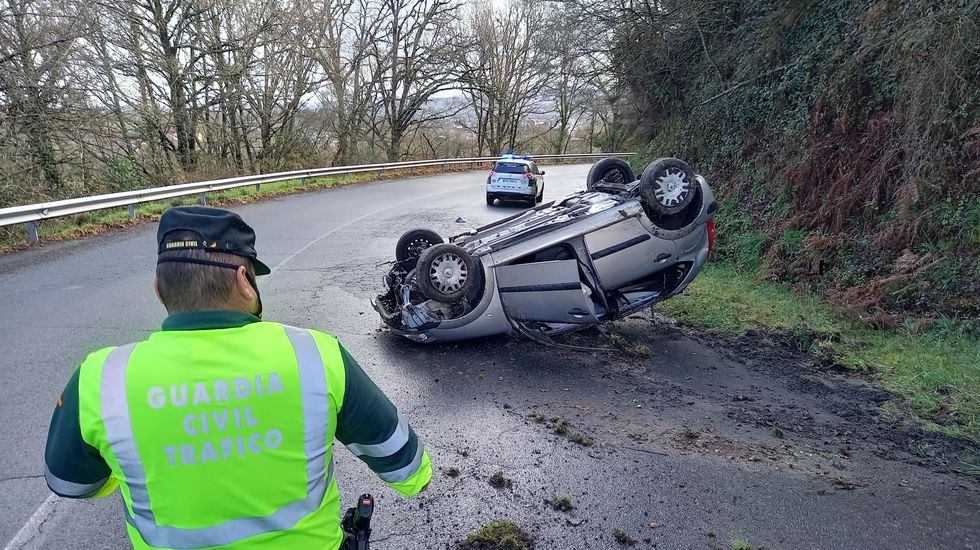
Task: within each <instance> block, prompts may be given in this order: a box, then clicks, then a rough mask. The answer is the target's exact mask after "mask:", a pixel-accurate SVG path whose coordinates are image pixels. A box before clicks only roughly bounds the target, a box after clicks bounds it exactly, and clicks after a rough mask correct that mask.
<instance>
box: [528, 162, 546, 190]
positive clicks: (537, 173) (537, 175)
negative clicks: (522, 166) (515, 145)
mask: <svg viewBox="0 0 980 550" xmlns="http://www.w3.org/2000/svg"><path fill="white" fill-rule="evenodd" d="M531 173H532V174H534V181H535V183H537V186H536V187H535V189H537V190H540V189H541V188H542V187H544V170H542V169H541V168H540V167H538V165H537V164H535V163H533V162H532V163H531Z"/></svg>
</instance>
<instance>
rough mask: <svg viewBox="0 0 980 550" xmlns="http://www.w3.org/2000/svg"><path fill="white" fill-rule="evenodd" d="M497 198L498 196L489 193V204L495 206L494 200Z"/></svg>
mask: <svg viewBox="0 0 980 550" xmlns="http://www.w3.org/2000/svg"><path fill="white" fill-rule="evenodd" d="M495 200H497V197H495V196H493V195H491V194H490V193H487V206H493V201H495Z"/></svg>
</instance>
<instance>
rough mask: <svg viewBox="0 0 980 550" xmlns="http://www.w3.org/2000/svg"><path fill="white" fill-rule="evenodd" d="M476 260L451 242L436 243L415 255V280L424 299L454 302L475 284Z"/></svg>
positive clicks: (461, 297)
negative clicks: (416, 257) (416, 260)
mask: <svg viewBox="0 0 980 550" xmlns="http://www.w3.org/2000/svg"><path fill="white" fill-rule="evenodd" d="M476 267H477V266H476V260H475V259H474V258H473V256H471V255H470V253H469V252H467V251H465V250H463V249H462V248H461V247H459V246H456V245H454V244H446V243H444V244H437V245H435V246H433V247H431V248H429V249H427V250H426V251H425V252H423V253H422V255H421V256H419V262H418V266H417V267H416V268H415V269H416V273H415V281H416V283H417V284H418V285H419V290H420V291H421V292H422V294H424V295H425V296H426V297H427V298H429V299H431V300H435V301H437V302H443V303H447V304H449V303H453V302H457V301H459V300H461V299H463V297H465V296H466V295H467V294H468V293H469V292H470V290H472V289H473V286H474V285H475V284H476Z"/></svg>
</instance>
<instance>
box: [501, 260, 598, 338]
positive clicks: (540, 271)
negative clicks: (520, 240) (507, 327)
mask: <svg viewBox="0 0 980 550" xmlns="http://www.w3.org/2000/svg"><path fill="white" fill-rule="evenodd" d="M494 274H495V277H496V279H497V290H498V291H499V292H500V300H501V301H502V302H503V305H504V309H505V310H506V311H507V315H508V316H509V317H510V318H511V319H515V320H519V321H542V322H552V323H595V322H597V321H598V320H597V318H596V313H595V305H594V304H593V303H592V299H591V298H590V297H589V295H590V293H591V292H592V291H591V290H589V289H588V288H587V287H586V286H584V285H583V284H582V281H581V279H580V277H579V270H578V260H576V259H570V260H552V261H545V262H533V263H526V264H516V265H504V266H498V267H497V268H496V269H495V270H494Z"/></svg>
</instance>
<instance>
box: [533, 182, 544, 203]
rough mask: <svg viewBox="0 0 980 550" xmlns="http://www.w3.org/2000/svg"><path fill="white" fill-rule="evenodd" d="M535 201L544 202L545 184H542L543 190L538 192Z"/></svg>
mask: <svg viewBox="0 0 980 550" xmlns="http://www.w3.org/2000/svg"><path fill="white" fill-rule="evenodd" d="M534 202H535V203H536V204H540V203H542V202H544V185H542V186H541V192H540V193H538V196H537V197H536V198H535V199H534Z"/></svg>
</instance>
